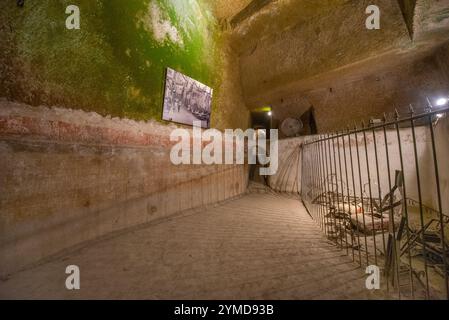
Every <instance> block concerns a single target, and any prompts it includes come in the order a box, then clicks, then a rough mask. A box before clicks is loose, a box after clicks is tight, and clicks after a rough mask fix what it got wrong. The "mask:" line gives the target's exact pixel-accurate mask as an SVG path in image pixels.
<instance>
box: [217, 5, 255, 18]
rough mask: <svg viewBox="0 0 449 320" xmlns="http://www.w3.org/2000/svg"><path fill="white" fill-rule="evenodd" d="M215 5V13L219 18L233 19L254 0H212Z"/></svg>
mask: <svg viewBox="0 0 449 320" xmlns="http://www.w3.org/2000/svg"><path fill="white" fill-rule="evenodd" d="M212 1H213V2H214V5H215V15H216V16H217V18H218V19H220V20H221V19H228V20H229V19H231V18H232V17H234V16H235V15H237V14H238V13H239V12H241V11H242V10H243V9H245V7H246V6H248V5H249V4H250V3H251V2H252V0H212Z"/></svg>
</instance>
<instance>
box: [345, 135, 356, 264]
mask: <svg viewBox="0 0 449 320" xmlns="http://www.w3.org/2000/svg"><path fill="white" fill-rule="evenodd" d="M342 140H343V157H344V158H343V160H344V162H345V177H346V194H347V200H348V211H349V218H348V222H349V226H351V249H352V261H355V253H354V229H353V228H352V223H351V194H350V192H349V177H348V162H347V157H346V143H345V135H343V136H342ZM356 210H357V209H356Z"/></svg>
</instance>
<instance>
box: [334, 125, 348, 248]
mask: <svg viewBox="0 0 449 320" xmlns="http://www.w3.org/2000/svg"><path fill="white" fill-rule="evenodd" d="M338 136H339V133H338V132H337V150H338V167H339V169H340V186H341V198H342V204H343V210H342V213H343V230H344V234H345V241H346V244H345V247H346V254H348V255H349V242H348V233H347V231H346V209H345V204H346V202H345V192H344V185H343V171H342V168H341V150H340V141H339V137H338ZM337 183H338V182H337Z"/></svg>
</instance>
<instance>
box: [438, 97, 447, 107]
mask: <svg viewBox="0 0 449 320" xmlns="http://www.w3.org/2000/svg"><path fill="white" fill-rule="evenodd" d="M447 102H448V100H447V98H440V99H438V100H437V106H439V107H442V106H444V105H446V104H447Z"/></svg>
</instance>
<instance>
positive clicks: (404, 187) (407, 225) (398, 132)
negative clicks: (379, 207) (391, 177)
mask: <svg viewBox="0 0 449 320" xmlns="http://www.w3.org/2000/svg"><path fill="white" fill-rule="evenodd" d="M395 127H396V133H397V137H398V148H399V160H400V163H401V171H402V181H403V182H402V184H403V185H402V191H403V192H402V193H403V197H404V199H403V201H404V210H405V227H406V235H407V243H410V226H409V221H408V205H407V186H406V183H405V170H404V157H403V155H402V141H401V133H400V130H399V113H398V111H397V110H396V123H395ZM399 243H401V241H399ZM407 247H408V263H409V268H410V293H411V295H412V298H414V297H415V289H414V283H413V265H412V255H411V252H410V246H407Z"/></svg>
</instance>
